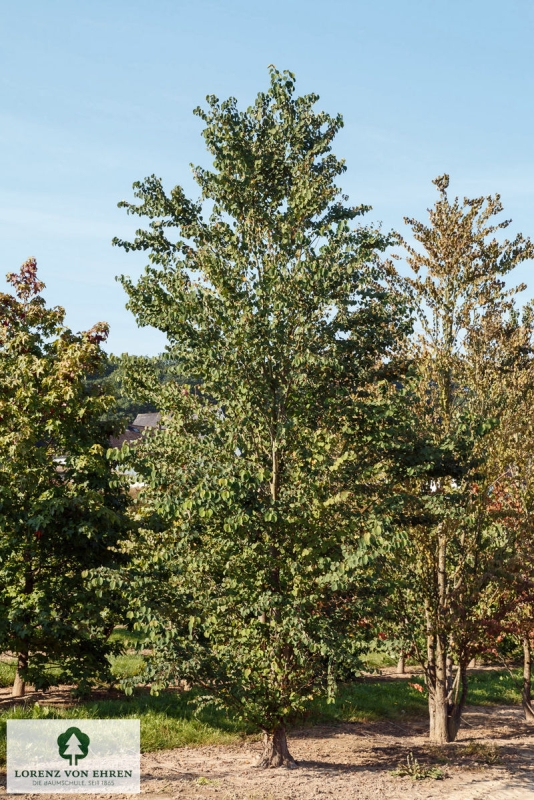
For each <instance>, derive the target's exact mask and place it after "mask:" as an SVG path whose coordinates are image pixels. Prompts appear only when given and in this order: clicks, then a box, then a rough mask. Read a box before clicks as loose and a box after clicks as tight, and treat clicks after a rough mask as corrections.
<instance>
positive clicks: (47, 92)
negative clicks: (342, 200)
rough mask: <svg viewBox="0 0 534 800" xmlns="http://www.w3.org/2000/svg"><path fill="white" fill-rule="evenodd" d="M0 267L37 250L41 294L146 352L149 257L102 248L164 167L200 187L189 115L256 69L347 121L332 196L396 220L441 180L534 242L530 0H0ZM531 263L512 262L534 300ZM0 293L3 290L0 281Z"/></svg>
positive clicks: (154, 346) (121, 346)
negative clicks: (122, 279)
mask: <svg viewBox="0 0 534 800" xmlns="http://www.w3.org/2000/svg"><path fill="white" fill-rule="evenodd" d="M0 10H1V15H0V35H1V48H0V87H1V89H0V91H1V103H0V146H1V153H2V158H1V161H0V164H1V166H0V169H1V180H0V236H1V242H2V249H1V254H2V257H1V264H0V266H1V268H2V270H1V271H2V272H3V273H5V272H8V271H11V270H13V269H16V268H17V267H18V266H19V265H20V264H21V263H22V262H23V261H24V260H25V259H26V258H27V257H28V256H30V255H32V256H35V257H36V258H37V261H38V265H39V270H40V277H41V279H42V280H44V281H45V283H46V285H47V291H46V296H47V299H48V301H49V302H50V303H53V304H60V305H63V306H65V308H66V310H67V321H68V323H69V325H70V326H71V327H72V328H74V329H75V330H81V329H85V328H88V327H90V326H91V325H93V324H94V323H95V322H96V321H98V320H106V321H108V322H109V323H110V325H111V336H110V341H109V349H110V351H112V352H115V353H121V352H130V353H138V354H151V355H152V354H156V353H158V352H160V351H161V350H162V349H163V346H164V341H165V340H164V337H163V335H162V334H161V333H159V332H157V331H153V330H150V329H138V328H137V327H136V324H135V321H134V319H133V317H132V315H131V314H130V313H129V312H128V311H126V310H125V308H124V305H125V295H124V292H123V290H122V288H121V287H120V285H119V284H118V283H116V281H115V276H116V275H118V274H120V273H127V274H130V275H131V276H132V277H135V276H137V275H139V274H140V272H141V271H142V269H143V266H144V263H145V259H144V258H143V256H142V255H140V254H125V253H123V252H122V251H120V250H119V249H117V248H113V247H111V244H110V242H111V239H112V237H113V236H115V235H118V236H121V237H128V236H129V235H130V234H131V233H132V232H133V230H134V228H135V221H134V220H133V219H132V218H128V217H127V216H126V215H125V213H124V211H121V210H119V209H117V207H116V204H117V202H118V201H119V200H121V199H131V184H132V183H133V181H134V180H139V179H142V178H144V177H145V176H146V175H149V174H152V173H155V174H156V175H158V176H161V177H162V178H163V179H164V181H165V183H166V185H167V186H168V187H169V188H170V187H171V186H173V185H175V184H181V185H183V186H184V187H185V188H186V190H187V191H188V192H189V193H190V194H195V193H196V192H195V185H194V183H193V181H192V179H191V174H190V168H189V164H190V162H194V163H203V164H207V163H209V161H208V159H207V156H206V154H205V150H204V148H203V140H202V139H201V137H200V131H201V126H202V123H201V121H200V120H198V119H197V118H196V117H194V116H193V114H192V109H193V108H194V107H195V106H197V105H199V104H202V102H203V99H204V97H205V96H206V94H211V93H213V94H216V95H217V96H219V97H220V98H225V97H227V96H229V95H234V96H235V97H237V98H238V100H239V101H240V103H241V104H242V105H243V106H246V105H248V104H249V103H250V102H251V101H252V100H253V98H254V96H255V94H256V93H257V92H258V91H259V90H261V89H264V88H265V87H266V86H267V83H268V74H267V66H268V64H271V63H273V64H275V65H276V66H277V67H278V68H279V69H290V70H292V71H293V72H295V73H296V76H297V88H298V91H299V93H305V92H309V91H314V92H317V93H318V94H319V95H320V96H321V100H320V102H319V106H320V107H322V108H324V109H325V110H326V111H329V112H330V113H337V112H341V113H342V114H343V116H344V119H345V128H344V129H343V131H342V132H341V134H340V135H339V138H338V142H337V146H336V147H335V150H336V153H337V154H338V155H341V156H343V157H344V158H346V160H347V166H348V172H347V173H346V175H345V176H344V179H343V188H344V189H345V190H346V192H347V193H348V194H349V195H350V197H351V200H352V201H354V203H368V204H371V205H372V206H373V211H371V212H370V214H369V215H368V221H369V222H378V221H382V223H383V225H384V226H385V227H386V228H396V229H401V230H402V229H403V223H402V218H403V216H406V215H407V216H415V217H418V218H422V217H424V216H425V214H426V208H427V207H428V206H430V205H432V204H433V202H434V199H435V194H436V193H435V189H434V187H433V186H432V184H431V180H432V179H433V178H434V177H435V176H436V175H438V174H441V173H443V172H449V173H450V174H451V192H452V193H454V194H456V193H457V194H459V195H461V196H463V195H465V194H467V195H478V194H488V193H494V192H500V193H501V195H502V199H503V202H504V206H505V212H506V213H505V215H506V216H509V217H512V218H513V225H512V227H511V229H510V230H511V232H515V231H518V230H521V231H522V232H523V233H524V234H526V235H532V236H533V237H534V159H533V156H534V152H533V151H534V110H533V105H534V86H533V83H534V47H533V45H532V42H533V38H534V3H532V2H531V0H507V2H506V3H502V2H495V0H462V1H461V2H460V1H459V0H403V1H402V2H401V1H400V0H351V1H350V2H349V1H345V0H330V1H329V2H318V1H317V0H306V2H304V0H286V1H285V2H282V1H281V0H271V1H270V2H262V3H259V2H256V1H255V0H251V1H250V2H245V1H244V0H224V2H222V0H220V2H218V3H215V2H208V1H207V0H196V1H195V2H190V1H189V2H183V1H182V0H173V1H171V0H152V2H150V3H149V2H145V1H144V0H127V2H126V0H105V2H103V0H91V2H88V1H87V0H85V2H84V0H78V1H77V2H73V0H68V1H67V0H46V1H45V2H43V0H30V1H26V2H24V0H19V2H17V3H15V2H14V1H13V0H10V2H7V0H2V2H0ZM532 268H533V264H532V263H529V264H525V265H523V267H522V268H521V269H520V270H517V279H518V280H524V281H525V282H526V283H527V284H528V286H529V289H528V290H527V292H526V296H528V298H530V297H532V296H534V276H533V275H532ZM0 286H1V284H0Z"/></svg>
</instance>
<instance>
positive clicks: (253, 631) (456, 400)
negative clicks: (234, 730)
mask: <svg viewBox="0 0 534 800" xmlns="http://www.w3.org/2000/svg"><path fill="white" fill-rule="evenodd" d="M317 99H318V98H317V97H316V96H315V95H307V96H304V97H298V96H295V83H294V76H293V75H292V74H291V73H280V72H278V71H277V70H276V69H274V68H273V69H271V81H270V86H269V89H268V91H266V92H264V93H260V94H259V95H258V97H257V98H256V101H255V103H254V105H253V106H252V107H250V108H249V109H247V110H246V111H240V110H239V109H238V108H237V104H236V101H235V100H233V99H230V100H227V101H225V102H220V101H219V100H218V99H217V98H216V97H213V96H211V97H208V98H207V110H202V109H197V110H196V112H195V113H197V114H198V116H199V117H200V118H201V119H202V120H203V122H204V126H205V127H204V133H203V135H204V138H205V141H206V146H207V149H208V151H209V153H210V154H211V156H212V157H213V167H212V169H211V170H208V169H203V168H201V167H197V168H196V169H195V170H194V176H195V179H196V181H197V182H198V184H199V187H200V199H199V200H198V201H190V200H189V199H187V198H186V196H185V194H184V192H183V191H182V189H181V188H180V187H175V188H174V189H173V190H172V191H171V192H170V193H169V194H168V193H166V192H165V190H164V188H163V184H162V182H161V181H160V180H159V179H158V178H156V177H155V176H151V177H149V178H147V179H145V181H143V182H140V183H136V184H134V193H135V196H136V198H137V201H138V202H137V204H133V203H132V204H131V203H126V202H123V203H121V205H122V206H123V207H125V208H126V210H127V212H128V213H130V214H133V215H136V216H138V217H140V218H141V219H142V220H143V224H145V227H144V228H141V229H140V230H138V231H137V232H136V236H135V238H134V240H133V241H131V242H127V241H122V240H116V241H115V244H116V245H119V246H121V247H123V248H125V249H126V250H142V251H145V252H147V254H148V258H149V265H148V266H147V268H146V271H145V273H144V275H143V276H142V277H141V278H140V279H139V280H138V281H137V282H133V281H131V280H130V279H129V278H127V277H123V278H122V279H121V280H122V283H123V286H124V288H125V290H126V292H127V294H128V307H129V308H130V310H131V311H132V313H133V314H134V315H135V317H136V320H137V322H138V323H139V324H140V325H153V326H155V327H157V328H159V329H160V330H162V331H164V332H165V333H166V335H167V338H168V351H167V353H166V354H165V356H164V357H162V358H160V359H144V358H140V357H124V358H123V359H120V360H116V359H115V360H113V359H112V360H110V359H108V357H107V356H106V355H105V353H104V352H103V350H102V349H101V345H102V342H103V341H104V340H105V338H106V335H107V329H106V327H105V326H104V325H98V326H95V328H94V329H92V330H91V331H88V332H86V333H82V334H76V335H75V334H73V333H72V332H71V331H70V330H68V329H67V328H66V327H65V326H64V322H63V319H64V312H63V310H62V309H59V308H53V309H48V308H47V307H46V305H45V303H44V300H43V298H42V294H41V292H42V289H43V285H42V284H41V283H40V282H39V281H38V279H37V274H36V264H35V261H34V260H29V261H28V262H26V264H25V265H23V267H22V269H21V271H20V273H18V274H15V275H10V276H8V280H9V281H10V283H11V284H12V287H13V294H10V293H7V294H2V295H0V314H1V323H2V324H1V325H0V573H1V583H0V607H1V612H2V613H1V618H0V650H3V651H5V652H7V653H11V654H14V655H16V658H17V660H18V670H17V678H16V681H15V687H14V693H15V694H18V695H20V694H22V693H23V691H24V682H25V681H30V682H31V683H32V684H34V685H35V686H38V687H39V686H40V687H46V686H47V685H50V683H51V682H55V683H60V682H68V683H74V684H76V685H77V686H78V688H79V690H80V691H84V690H86V689H87V687H88V686H90V684H91V682H94V681H95V680H110V679H111V676H110V656H111V655H112V654H113V653H114V652H118V651H119V649H120V648H119V643H118V640H117V639H116V638H114V637H112V636H111V634H112V632H113V630H114V628H115V627H116V626H117V625H127V626H129V628H130V629H131V631H132V632H136V635H137V638H138V640H139V646H140V647H141V648H144V650H145V652H146V653H147V654H148V655H147V662H146V671H145V673H144V674H143V675H139V676H137V678H132V680H131V681H130V683H129V684H127V685H126V687H125V688H126V690H127V691H129V692H132V691H133V688H134V684H135V682H136V680H137V681H138V682H144V683H147V682H148V683H150V685H151V687H152V690H153V691H154V692H158V691H159V690H160V689H162V688H163V687H168V686H177V685H178V684H179V683H180V682H182V681H185V682H187V683H188V684H190V685H193V686H195V687H197V688H199V692H198V694H197V695H196V698H197V702H198V703H199V704H206V703H215V704H216V705H217V706H219V707H222V708H226V709H229V710H231V712H232V714H233V716H234V717H235V718H240V719H242V720H245V721H246V722H247V723H248V724H251V725H253V726H255V727H256V728H257V729H260V730H262V731H263V732H264V737H265V739H264V742H265V748H264V753H263V758H262V764H263V765H264V766H279V765H282V764H284V765H289V766H291V765H292V764H293V759H292V757H291V754H290V752H289V750H288V746H287V740H286V725H287V724H288V723H291V722H292V721H293V720H295V719H296V718H297V717H298V715H302V714H303V713H305V712H306V710H307V709H308V708H309V707H310V703H312V701H314V699H315V698H317V697H321V696H326V697H327V698H328V699H330V700H334V698H335V696H336V691H337V684H338V682H339V681H344V682H346V681H350V680H351V678H353V677H354V676H355V675H357V674H358V672H359V671H360V670H361V668H362V658H363V657H364V656H365V654H367V653H369V651H370V650H373V649H377V648H382V649H383V650H388V649H389V650H390V652H391V653H394V654H395V655H398V654H399V653H403V654H406V655H408V656H409V657H410V658H411V659H413V660H414V661H415V662H416V663H418V664H419V665H420V666H421V667H422V668H423V670H424V675H425V680H426V689H427V692H428V703H429V714H430V735H431V739H432V740H433V741H435V742H447V741H452V740H454V738H455V736H456V733H457V730H458V726H459V724H460V721H461V714H462V709H463V707H464V704H465V701H466V698H467V693H468V677H467V676H468V673H467V667H468V664H469V663H470V662H471V660H472V659H473V658H476V657H477V656H482V655H484V654H486V655H487V654H490V653H492V654H494V656H495V657H497V656H498V655H499V654H501V655H506V654H509V652H510V651H511V650H513V649H514V647H516V648H517V647H520V648H521V652H522V653H523V655H524V666H525V677H524V684H523V704H524V708H525V713H526V714H527V717H529V718H534V714H533V711H532V707H531V702H530V643H531V637H532V626H533V624H532V613H531V602H532V598H533V595H532V587H533V578H534V563H533V556H532V552H533V548H532V530H531V513H532V508H533V496H532V493H533V488H534V484H533V480H532V470H533V458H532V453H533V426H532V408H533V401H534V361H533V323H534V316H533V312H532V309H531V307H530V305H526V306H525V307H523V308H521V307H520V306H519V305H518V303H517V300H516V294H517V293H518V292H519V291H520V290H521V289H523V288H524V287H522V286H518V287H516V288H511V287H512V284H511V283H509V275H510V273H511V272H512V270H513V269H514V267H515V266H516V265H517V264H519V263H521V262H522V261H524V260H526V259H531V258H532V257H533V255H534V249H533V246H532V244H531V242H530V240H529V239H526V238H524V237H523V236H521V235H517V236H515V238H513V239H512V240H508V239H506V238H505V235H504V233H503V231H504V229H505V228H506V227H507V226H508V224H509V222H508V221H504V222H502V221H499V219H500V217H499V215H500V213H501V211H502V206H501V203H500V199H499V196H498V195H495V196H492V197H482V198H474V199H468V198H465V199H464V200H463V201H459V200H458V198H452V199H451V198H450V197H449V195H448V183H449V179H448V176H446V175H443V176H441V177H439V178H437V179H436V180H435V181H434V183H435V185H436V188H437V192H438V195H437V200H436V203H435V205H434V207H433V208H432V209H431V210H430V212H429V219H428V221H427V222H425V223H423V222H419V221H417V220H413V219H406V220H405V222H406V223H407V225H408V228H409V230H410V237H409V239H408V240H407V241H403V239H402V238H401V237H400V235H399V234H396V233H390V234H385V233H384V232H382V231H381V230H379V229H377V228H374V227H373V226H370V225H364V224H362V223H361V222H360V218H361V217H362V215H364V214H365V213H366V212H367V211H368V210H369V209H368V207H366V206H357V207H353V206H350V205H348V198H347V197H346V196H345V195H343V194H342V191H341V189H340V188H339V187H338V185H337V183H336V181H337V180H338V178H339V177H340V176H341V175H342V174H343V172H344V171H345V165H344V162H343V161H341V160H340V159H338V158H337V157H336V156H335V155H334V154H333V152H332V142H333V139H334V138H335V135H336V133H337V132H338V130H339V129H340V127H341V126H342V124H343V123H342V118H341V117H340V116H336V117H331V116H329V115H328V114H326V113H323V112H317V111H316V110H315V104H316V101H317ZM399 258H400V259H402V261H399V260H398V259H399ZM400 264H402V267H401V266H399V265H400ZM505 280H506V281H507V283H506V284H505ZM154 410H157V411H158V412H160V414H161V418H160V421H159V427H158V428H156V429H154V430H151V431H148V432H146V433H145V434H144V435H143V436H142V437H141V438H140V439H139V440H137V442H136V443H135V444H133V445H131V446H128V445H125V446H124V447H122V448H121V449H120V450H118V449H116V448H110V447H109V437H110V436H112V435H116V434H117V433H118V432H119V431H120V430H121V427H122V428H124V425H125V424H127V423H128V422H131V421H132V418H133V416H135V414H136V413H137V412H139V411H154ZM133 483H135V484H137V485H139V484H141V488H140V490H136V491H135V492H132V491H131V488H130V487H131V485H132V484H133Z"/></svg>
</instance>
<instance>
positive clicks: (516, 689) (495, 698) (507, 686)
mask: <svg viewBox="0 0 534 800" xmlns="http://www.w3.org/2000/svg"><path fill="white" fill-rule="evenodd" d="M513 674H514V679H512V677H511V676H510V673H509V672H504V671H503V672H501V671H500V670H487V671H486V672H475V673H471V674H470V675H469V676H468V681H469V691H468V694H467V702H468V703H470V704H471V705H474V706H492V705H499V706H502V705H504V706H515V705H520V704H521V688H520V687H521V680H522V678H521V673H520V671H519V670H513Z"/></svg>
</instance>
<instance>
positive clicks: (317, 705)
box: [0, 656, 520, 763]
mask: <svg viewBox="0 0 534 800" xmlns="http://www.w3.org/2000/svg"><path fill="white" fill-rule="evenodd" d="M136 659H137V661H136ZM140 664H141V662H140V657H138V656H120V657H119V658H117V659H116V660H115V662H114V664H113V669H114V670H116V671H117V673H118V672H121V674H125V672H126V671H130V674H132V673H131V671H132V670H134V669H138V668H139V667H140ZM7 666H9V665H7ZM4 667H5V665H4V664H0V668H2V669H3V668H4ZM4 672H5V671H4ZM4 672H2V673H0V674H4ZM410 683H412V684H419V685H422V681H421V679H420V678H418V679H413V680H411V681H408V680H398V681H396V680H390V681H378V680H374V681H358V682H354V683H351V684H345V685H342V686H340V687H339V692H338V695H337V698H336V702H335V703H332V704H329V703H327V702H326V699H323V698H321V699H318V700H316V701H315V702H314V703H313V704H312V706H311V708H310V710H309V713H308V714H307V715H306V718H305V719H303V720H301V723H305V724H308V725H311V724H315V723H325V722H327V723H332V724H334V723H336V722H366V721H372V720H377V719H384V718H386V719H392V720H393V719H397V720H402V719H406V718H407V717H410V716H421V715H425V714H426V711H427V698H426V693H421V692H419V691H418V690H417V689H416V688H414V686H413V685H412V686H410ZM469 683H470V690H469V696H468V702H469V703H470V704H473V705H517V704H519V703H520V695H519V691H518V688H517V685H516V684H514V682H513V681H512V678H511V677H510V675H508V674H507V673H504V672H497V671H488V672H479V673H475V674H472V675H470V676H469ZM192 698H193V693H192V692H183V693H174V692H164V693H162V694H161V695H159V696H157V697H153V696H150V695H149V694H137V695H134V696H133V697H124V698H119V699H114V700H100V701H87V702H83V703H80V704H78V705H75V706H72V707H70V708H52V707H50V706H45V705H41V706H40V705H38V704H34V705H31V706H21V705H19V706H16V707H14V708H11V709H9V710H6V711H3V712H1V713H0V763H5V732H6V720H7V719H47V718H48V719H106V718H122V719H128V718H133V719H140V720H141V749H142V751H143V752H149V751H155V750H166V749H170V748H174V747H183V746H185V745H190V746H195V745H208V744H230V743H232V742H237V741H239V740H241V739H242V738H243V737H244V736H247V735H250V734H253V733H254V730H253V729H252V728H250V727H248V726H247V725H246V724H245V723H243V722H241V721H240V720H237V719H235V718H233V717H232V716H230V715H228V714H225V713H224V712H222V711H217V710H215V709H212V708H205V709H204V710H203V711H202V712H200V713H199V714H198V715H195V713H194V707H193V705H192V703H191V700H192Z"/></svg>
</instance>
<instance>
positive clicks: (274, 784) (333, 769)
mask: <svg viewBox="0 0 534 800" xmlns="http://www.w3.org/2000/svg"><path fill="white" fill-rule="evenodd" d="M290 749H291V752H292V754H293V756H294V757H295V758H296V759H297V761H298V763H299V768H298V769H296V770H286V769H273V770H261V771H258V770H256V769H254V767H253V765H254V762H255V761H256V759H257V757H258V755H259V752H260V750H261V744H260V742H256V741H247V742H244V743H243V744H239V745H233V746H226V747H199V748H189V747H188V748H181V749H178V750H167V751H160V752H157V753H145V754H144V755H143V756H142V767H141V768H142V776H143V779H142V793H143V795H144V798H145V800H170V798H205V799H207V798H212V800H216V799H217V800H234V799H235V800H312V799H313V798H320V799H321V800H327V799H328V798H329V797H331V798H336V800H376V799H377V798H379V799H380V800H401V799H403V798H406V800H411V799H412V798H413V800H422V798H443V800H534V728H529V727H528V726H527V725H526V724H525V722H524V720H523V718H522V713H521V710H520V709H519V708H512V707H502V706H501V707H487V708H483V707H480V706H477V707H469V708H468V709H467V711H466V714H465V724H463V726H462V729H461V731H460V735H459V738H458V741H457V742H456V743H454V744H452V745H446V746H444V747H439V748H438V747H434V746H432V745H430V744H429V742H428V733H427V724H426V721H425V720H424V719H420V720H419V719H415V720H414V719H412V720H406V721H403V723H402V724H400V723H398V722H389V721H384V720H382V721H380V722H367V723H354V724H342V725H337V726H328V727H327V726H315V727H313V728H308V729H302V730H297V731H294V732H293V733H292V734H291V741H290ZM409 753H413V755H414V756H415V758H417V760H418V761H419V763H420V765H421V766H422V767H431V766H434V767H438V768H439V769H441V770H442V772H443V779H442V780H435V779H431V778H427V779H422V780H412V779H411V778H410V777H407V776H406V777H398V776H395V775H392V774H391V771H392V770H394V769H395V768H396V766H397V764H398V763H399V762H402V761H404V762H405V761H406V757H407V755H408V754H409ZM0 792H1V793H5V781H4V783H3V785H2V787H1V788H0ZM4 796H5V794H4ZM93 796H94V795H93ZM17 797H19V798H20V797H28V798H29V797H30V796H29V795H28V796H25V795H17ZM33 797H34V798H35V799H36V800H37V798H44V797H45V796H44V795H34V796H33ZM50 797H51V796H50ZM56 797H57V795H56ZM77 797H79V795H78V796H77ZM101 797H104V796H103V795H102V796H101ZM108 797H115V798H117V797H118V796H117V795H108Z"/></svg>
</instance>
